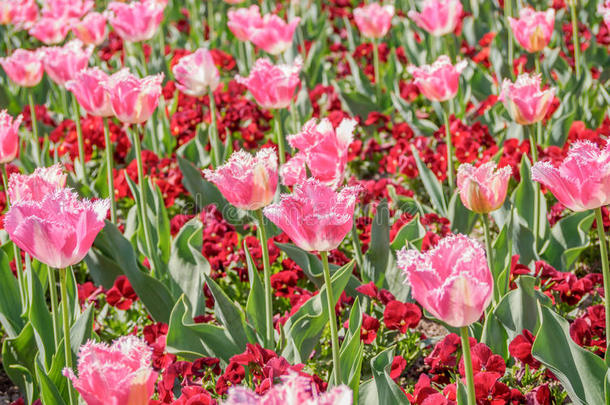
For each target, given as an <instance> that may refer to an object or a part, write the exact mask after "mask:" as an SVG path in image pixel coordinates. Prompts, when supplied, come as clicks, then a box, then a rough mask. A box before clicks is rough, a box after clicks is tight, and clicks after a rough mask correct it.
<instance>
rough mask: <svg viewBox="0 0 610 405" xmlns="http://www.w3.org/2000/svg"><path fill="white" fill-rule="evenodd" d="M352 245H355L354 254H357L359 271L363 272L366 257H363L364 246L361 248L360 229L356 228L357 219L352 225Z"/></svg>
mask: <svg viewBox="0 0 610 405" xmlns="http://www.w3.org/2000/svg"><path fill="white" fill-rule="evenodd" d="M352 243H353V244H354V253H356V264H358V269H360V271H362V264H363V263H364V256H363V255H362V246H360V238H359V237H358V228H356V217H354V220H353V225H352Z"/></svg>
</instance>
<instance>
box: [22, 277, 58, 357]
mask: <svg viewBox="0 0 610 405" xmlns="http://www.w3.org/2000/svg"><path fill="white" fill-rule="evenodd" d="M53 271H56V270H53ZM31 298H32V304H31V305H30V311H29V313H28V318H29V320H30V323H31V325H32V329H33V331H34V338H35V339H36V344H37V346H38V351H39V352H40V354H41V357H42V361H44V365H45V367H48V366H50V365H51V361H52V359H53V354H55V347H54V346H55V343H54V338H53V318H52V316H51V311H49V308H48V307H47V300H46V296H45V293H44V291H43V289H42V286H41V285H40V281H39V280H38V277H37V276H36V273H34V272H32V297H31ZM57 316H58V317H60V314H59V313H58V314H57ZM59 319H61V317H60V318H59ZM57 333H58V335H59V336H61V334H62V333H61V330H58V331H57Z"/></svg>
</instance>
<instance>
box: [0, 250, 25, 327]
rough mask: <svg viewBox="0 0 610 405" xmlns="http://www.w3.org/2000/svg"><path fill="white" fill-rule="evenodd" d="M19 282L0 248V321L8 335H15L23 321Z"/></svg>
mask: <svg viewBox="0 0 610 405" xmlns="http://www.w3.org/2000/svg"><path fill="white" fill-rule="evenodd" d="M22 310H23V308H22V307H21V297H20V296H19V284H17V279H16V278H15V276H13V272H12V271H11V268H10V265H9V262H8V259H7V257H6V254H4V252H3V251H1V250H0V323H2V327H3V328H4V330H5V331H6V334H7V335H8V337H11V338H14V337H15V336H17V335H18V334H19V333H20V332H21V329H23V326H24V324H25V322H24V321H23V319H22V318H21V311H22Z"/></svg>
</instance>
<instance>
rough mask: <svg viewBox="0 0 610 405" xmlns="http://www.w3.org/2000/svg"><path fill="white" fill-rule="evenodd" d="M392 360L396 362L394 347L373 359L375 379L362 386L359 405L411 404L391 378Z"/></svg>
mask: <svg viewBox="0 0 610 405" xmlns="http://www.w3.org/2000/svg"><path fill="white" fill-rule="evenodd" d="M392 360H394V348H393V347H390V348H388V349H386V350H384V351H382V352H381V353H379V354H378V355H377V356H375V357H373V358H372V359H371V371H372V373H373V378H372V380H368V381H365V382H364V383H362V384H361V385H360V400H359V402H358V403H359V404H361V405H366V404H395V405H406V404H408V403H409V401H408V400H407V396H406V395H405V394H404V393H403V392H402V390H401V389H400V388H399V387H398V385H397V384H396V383H395V382H394V380H392V378H391V377H390V368H391V367H392Z"/></svg>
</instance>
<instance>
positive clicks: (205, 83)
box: [172, 48, 220, 97]
mask: <svg viewBox="0 0 610 405" xmlns="http://www.w3.org/2000/svg"><path fill="white" fill-rule="evenodd" d="M172 72H173V73H174V77H175V78H176V87H178V90H180V91H181V92H183V93H184V94H188V95H189V96H193V97H201V96H203V95H204V94H206V93H207V92H208V90H211V91H214V90H216V88H217V87H218V84H219V83H220V75H219V74H218V69H217V68H216V65H215V64H214V59H213V58H212V54H210V52H209V51H208V50H207V49H205V48H199V49H197V50H196V51H195V52H194V53H192V54H190V55H186V56H183V57H182V58H180V60H179V61H178V63H177V64H176V65H175V66H174V68H173V69H172Z"/></svg>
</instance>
